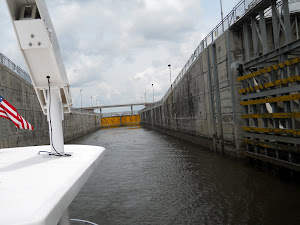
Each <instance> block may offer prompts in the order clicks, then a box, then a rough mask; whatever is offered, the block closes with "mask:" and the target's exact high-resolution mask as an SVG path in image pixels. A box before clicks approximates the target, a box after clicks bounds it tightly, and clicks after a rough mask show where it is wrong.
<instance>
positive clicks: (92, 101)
mask: <svg viewBox="0 0 300 225" xmlns="http://www.w3.org/2000/svg"><path fill="white" fill-rule="evenodd" d="M91 107H93V96H92V97H91Z"/></svg>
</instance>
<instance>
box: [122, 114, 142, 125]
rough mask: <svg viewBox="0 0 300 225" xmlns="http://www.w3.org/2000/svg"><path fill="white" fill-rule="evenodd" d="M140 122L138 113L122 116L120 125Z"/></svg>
mask: <svg viewBox="0 0 300 225" xmlns="http://www.w3.org/2000/svg"><path fill="white" fill-rule="evenodd" d="M140 122H141V118H140V115H133V116H122V125H133V124H139V123H140Z"/></svg>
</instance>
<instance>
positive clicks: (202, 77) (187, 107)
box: [141, 31, 243, 154]
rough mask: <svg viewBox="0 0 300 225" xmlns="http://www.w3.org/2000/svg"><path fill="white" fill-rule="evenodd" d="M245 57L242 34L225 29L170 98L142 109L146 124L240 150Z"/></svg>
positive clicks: (235, 151) (221, 147) (214, 146)
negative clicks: (240, 67)
mask: <svg viewBox="0 0 300 225" xmlns="http://www.w3.org/2000/svg"><path fill="white" fill-rule="evenodd" d="M242 57H243V50H242V38H241V37H239V36H237V34H234V33H232V32H229V31H226V32H225V33H223V35H221V36H220V37H219V38H218V39H216V41H215V42H213V43H212V44H210V45H209V46H208V47H207V48H206V49H205V50H204V51H203V52H202V53H201V54H200V56H199V57H198V58H197V59H195V61H194V62H193V64H192V65H191V66H190V68H189V69H188V71H187V72H186V73H185V75H184V76H183V77H182V78H181V80H180V81H179V83H178V84H177V85H176V86H175V87H173V89H172V92H171V93H170V95H169V96H168V97H167V99H166V100H165V101H163V102H162V103H161V104H160V105H158V106H157V107H151V106H149V107H147V108H146V109H144V110H142V111H141V123H142V125H146V126H151V127H152V128H156V129H160V130H163V131H165V132H168V133H170V134H173V135H175V136H179V137H183V138H186V139H190V140H193V141H196V142H197V143H199V144H203V145H205V146H206V147H209V148H211V149H216V150H218V151H221V152H224V151H227V152H231V153H233V154H239V152H240V149H241V143H242V136H241V133H242V132H241V128H240V127H241V124H242V120H241V116H240V115H241V113H242V110H243V109H242V107H241V106H240V104H239V101H238V95H239V94H238V89H239V88H240V84H239V83H238V82H237V73H238V72H237V66H238V65H239V64H238V63H239V62H241V61H242ZM173 131H176V132H173Z"/></svg>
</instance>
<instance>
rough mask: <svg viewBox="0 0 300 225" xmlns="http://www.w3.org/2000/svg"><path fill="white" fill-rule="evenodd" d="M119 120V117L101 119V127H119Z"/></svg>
mask: <svg viewBox="0 0 300 225" xmlns="http://www.w3.org/2000/svg"><path fill="white" fill-rule="evenodd" d="M120 125H121V120H120V117H119V116H114V117H104V118H101V127H115V126H120Z"/></svg>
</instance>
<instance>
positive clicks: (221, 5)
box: [220, 0, 224, 32]
mask: <svg viewBox="0 0 300 225" xmlns="http://www.w3.org/2000/svg"><path fill="white" fill-rule="evenodd" d="M220 6H221V19H222V31H223V32H224V22H223V8H222V0H220Z"/></svg>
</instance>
